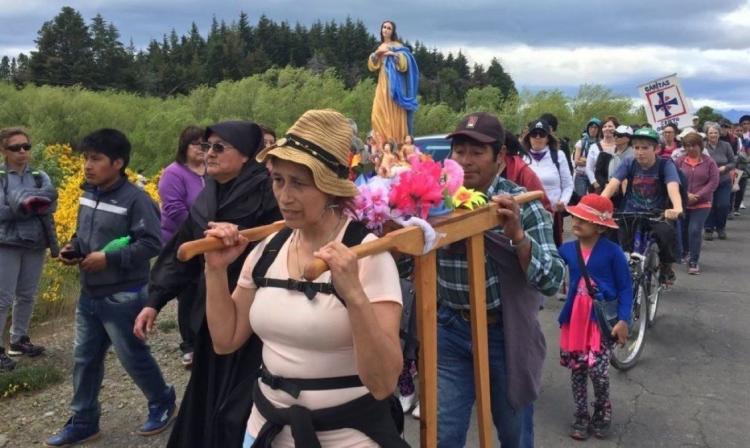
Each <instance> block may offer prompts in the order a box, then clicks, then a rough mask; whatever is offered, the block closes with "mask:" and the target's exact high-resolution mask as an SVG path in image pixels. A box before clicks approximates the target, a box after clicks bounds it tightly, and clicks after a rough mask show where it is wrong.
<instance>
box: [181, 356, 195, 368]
mask: <svg viewBox="0 0 750 448" xmlns="http://www.w3.org/2000/svg"><path fill="white" fill-rule="evenodd" d="M180 361H181V362H182V365H183V366H184V367H185V368H186V369H189V368H191V367H193V352H188V353H184V354H183V355H182V358H181V359H180Z"/></svg>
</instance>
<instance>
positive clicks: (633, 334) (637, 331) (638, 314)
mask: <svg viewBox="0 0 750 448" xmlns="http://www.w3.org/2000/svg"><path fill="white" fill-rule="evenodd" d="M634 283H635V284H634V285H633V316H632V321H631V322H632V323H631V324H630V327H629V329H628V330H629V334H628V341H627V342H626V343H625V345H623V346H620V345H618V344H615V346H614V347H613V348H612V359H610V363H611V364H612V367H614V368H615V369H617V370H622V371H625V370H629V369H632V368H633V366H635V364H636V363H637V362H638V358H640V357H641V353H643V346H644V344H645V343H646V328H647V327H648V326H647V325H646V321H647V320H648V316H647V314H648V291H646V284H645V281H644V278H643V277H640V278H638V279H637V280H636V282H634Z"/></svg>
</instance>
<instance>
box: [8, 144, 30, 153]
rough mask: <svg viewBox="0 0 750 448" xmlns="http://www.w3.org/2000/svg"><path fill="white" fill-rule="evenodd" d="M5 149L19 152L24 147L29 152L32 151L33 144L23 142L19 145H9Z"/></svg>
mask: <svg viewBox="0 0 750 448" xmlns="http://www.w3.org/2000/svg"><path fill="white" fill-rule="evenodd" d="M5 149H7V150H8V151H10V152H19V151H21V150H22V149H23V150H24V151H26V152H29V151H31V145H30V144H28V143H21V144H18V145H8V146H6V147H5Z"/></svg>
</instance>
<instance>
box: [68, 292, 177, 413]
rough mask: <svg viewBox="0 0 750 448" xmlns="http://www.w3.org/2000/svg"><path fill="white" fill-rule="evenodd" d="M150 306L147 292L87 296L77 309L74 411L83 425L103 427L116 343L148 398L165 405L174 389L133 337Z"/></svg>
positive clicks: (144, 345)
mask: <svg viewBox="0 0 750 448" xmlns="http://www.w3.org/2000/svg"><path fill="white" fill-rule="evenodd" d="M145 302H146V289H145V288H143V289H141V290H140V291H139V292H118V293H115V294H112V295H110V296H106V297H90V296H87V295H86V294H84V293H83V292H81V296H80V298H79V299H78V306H77V307H76V335H75V349H74V355H73V357H74V363H75V364H74V367H73V400H72V402H71V405H70V408H71V410H72V411H73V412H74V413H75V416H76V419H77V420H78V421H80V422H86V423H90V424H98V423H99V416H100V414H101V409H100V406H99V390H100V389H101V386H102V379H103V378H104V357H105V355H106V354H107V349H108V348H109V346H110V345H113V346H114V348H115V353H116V354H117V357H118V358H119V360H120V363H121V364H122V366H123V367H124V368H125V370H126V371H127V372H128V374H129V375H130V377H131V378H132V379H133V381H135V383H136V385H138V387H139V388H140V389H141V391H142V392H143V394H144V395H145V396H146V398H147V399H148V404H149V405H152V404H156V405H160V404H163V403H166V402H167V401H168V400H169V396H170V388H169V386H168V385H167V384H166V382H165V381H164V377H162V374H161V370H160V369H159V365H158V364H157V363H156V361H155V360H154V358H153V357H152V356H151V351H150V349H149V347H148V345H146V343H145V342H143V341H141V340H140V339H138V338H136V337H135V335H134V334H133V324H134V322H135V318H136V316H138V313H139V312H140V311H141V309H142V308H143V305H144V303H145Z"/></svg>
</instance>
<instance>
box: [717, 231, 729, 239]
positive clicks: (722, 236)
mask: <svg viewBox="0 0 750 448" xmlns="http://www.w3.org/2000/svg"><path fill="white" fill-rule="evenodd" d="M716 233H718V234H719V239H720V240H725V239H727V231H726V230H724V229H722V230H717V231H716Z"/></svg>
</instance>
